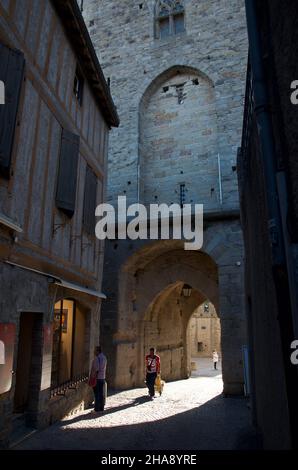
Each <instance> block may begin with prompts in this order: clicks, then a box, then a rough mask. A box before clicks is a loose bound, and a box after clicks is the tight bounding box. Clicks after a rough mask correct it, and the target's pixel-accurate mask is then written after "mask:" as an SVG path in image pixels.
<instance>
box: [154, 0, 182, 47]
mask: <svg viewBox="0 0 298 470" xmlns="http://www.w3.org/2000/svg"><path fill="white" fill-rule="evenodd" d="M184 31H185V9H184V1H183V0H158V1H157V2H156V9H155V35H156V38H157V39H163V38H166V37H168V36H174V35H176V34H179V33H183V32H184Z"/></svg>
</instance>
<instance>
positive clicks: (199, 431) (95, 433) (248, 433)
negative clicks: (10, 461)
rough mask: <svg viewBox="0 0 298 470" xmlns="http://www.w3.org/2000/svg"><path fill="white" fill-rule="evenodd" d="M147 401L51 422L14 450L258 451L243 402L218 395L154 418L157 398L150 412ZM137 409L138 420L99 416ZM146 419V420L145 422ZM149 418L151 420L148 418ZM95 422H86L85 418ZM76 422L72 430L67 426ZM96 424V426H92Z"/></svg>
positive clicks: (245, 403) (145, 399)
mask: <svg viewBox="0 0 298 470" xmlns="http://www.w3.org/2000/svg"><path fill="white" fill-rule="evenodd" d="M147 401H148V398H147V397H139V398H137V399H135V400H133V401H132V402H130V403H128V404H125V405H121V406H119V407H115V408H108V409H107V410H106V411H105V412H103V413H102V414H101V415H100V414H98V415H97V416H96V415H94V413H92V412H91V413H90V414H86V415H81V416H77V417H75V418H73V419H70V420H64V421H62V422H59V423H56V424H54V425H53V426H51V428H49V429H47V430H45V431H43V432H41V433H37V434H36V435H35V436H33V437H32V438H30V439H28V440H27V441H26V442H24V443H23V444H22V445H20V446H18V447H17V448H18V449H34V450H37V449H48V450H49V449H52V450H57V449H64V450H69V449H83V450H92V449H93V450H107V449H109V450H169V449H170V450H175V449H176V450H198V451H199V450H248V449H252V450H254V449H258V448H260V444H259V443H258V440H257V437H256V433H255V431H254V429H253V428H252V426H251V425H250V424H249V423H250V413H249V409H248V401H247V399H245V398H240V399H239V400H233V399H231V398H224V397H223V396H222V395H218V396H217V397H215V398H213V399H212V400H210V401H208V402H206V403H204V404H202V405H201V406H197V407H195V408H193V409H191V410H188V411H184V412H180V413H179V412H177V413H176V414H174V415H172V416H169V417H167V418H161V419H156V418H157V416H156V415H158V399H157V403H156V405H157V406H156V405H155V402H153V403H152V404H153V405H154V406H152V409H151V408H150V407H148V406H146V407H144V408H143V407H142V404H144V403H146V402H147ZM132 406H138V410H139V413H140V414H139V417H138V419H139V422H138V423H134V424H129V422H127V423H126V422H125V421H123V424H122V423H121V424H120V425H113V424H110V423H109V422H107V421H106V420H105V421H104V422H101V417H104V416H105V415H109V414H111V413H117V412H118V411H122V410H125V409H127V408H130V407H132ZM148 417H149V420H148ZM151 417H152V420H151V419H150V418H151ZM91 419H94V423H92V424H91V426H90V424H89V422H88V423H87V420H91ZM74 423H76V426H74V427H71V425H72V424H74ZM84 423H86V424H84ZM96 423H98V425H96Z"/></svg>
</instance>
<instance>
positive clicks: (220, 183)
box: [217, 153, 223, 206]
mask: <svg viewBox="0 0 298 470" xmlns="http://www.w3.org/2000/svg"><path fill="white" fill-rule="evenodd" d="M217 165H218V185H219V203H220V205H221V206H222V202H223V196H222V178H221V161H220V155H219V153H218V154H217Z"/></svg>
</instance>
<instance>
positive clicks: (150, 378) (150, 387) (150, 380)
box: [146, 372, 157, 397]
mask: <svg viewBox="0 0 298 470" xmlns="http://www.w3.org/2000/svg"><path fill="white" fill-rule="evenodd" d="M156 376H157V373H156V372H151V374H147V375H146V384H147V387H148V390H149V395H150V397H154V395H155V390H154V384H155V379H156Z"/></svg>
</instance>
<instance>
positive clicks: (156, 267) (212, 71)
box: [83, 0, 247, 394]
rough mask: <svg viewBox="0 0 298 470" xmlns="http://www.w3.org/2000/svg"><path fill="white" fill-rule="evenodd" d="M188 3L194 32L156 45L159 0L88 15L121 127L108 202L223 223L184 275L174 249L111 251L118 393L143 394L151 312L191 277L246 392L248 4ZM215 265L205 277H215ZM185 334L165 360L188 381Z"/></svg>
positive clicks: (109, 346) (98, 6) (89, 3)
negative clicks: (242, 182) (171, 206)
mask: <svg viewBox="0 0 298 470" xmlns="http://www.w3.org/2000/svg"><path fill="white" fill-rule="evenodd" d="M184 4H185V32H182V33H180V34H177V35H176V36H171V37H167V38H164V39H156V37H155V34H154V29H155V18H154V6H155V1H153V0H146V1H143V2H139V1H134V0H123V1H121V2H113V1H109V0H101V1H99V0H85V1H84V10H83V15H84V18H85V20H86V24H87V26H88V28H89V32H90V35H91V38H92V41H93V44H94V46H95V49H96V51H97V54H98V57H99V60H100V62H101V65H102V67H103V70H104V72H105V74H106V76H107V77H109V81H110V86H111V93H112V96H113V99H114V101H115V104H116V106H117V109H118V113H119V116H120V121H121V125H120V127H119V128H118V129H116V130H113V131H112V132H111V134H110V147H109V163H108V171H109V177H108V200H109V202H112V203H116V199H117V196H118V195H126V196H127V198H128V201H127V202H128V203H132V202H133V203H135V202H137V201H140V202H145V203H146V204H149V203H151V202H152V203H156V202H159V203H162V202H165V203H172V202H173V203H175V202H176V203H177V202H178V203H181V202H182V203H183V202H185V203H197V204H198V203H202V204H204V205H205V215H207V216H208V214H209V213H217V219H216V221H213V222H207V219H205V223H206V227H205V232H204V233H205V240H204V246H203V249H202V253H200V254H198V253H192V254H187V255H186V253H185V252H184V254H185V261H183V248H181V244H180V245H178V246H179V250H180V252H179V261H178V260H177V263H176V266H175V265H174V263H173V260H174V251H175V246H177V245H175V243H176V240H174V241H173V240H170V241H169V242H167V241H165V240H162V241H160V242H158V241H156V242H150V241H149V242H148V241H140V240H137V241H130V240H115V241H110V242H109V243H107V245H106V246H107V248H106V253H105V279H104V290H105V292H106V293H107V295H108V300H107V302H105V304H104V306H103V322H102V330H101V341H102V343H103V345H104V348H105V350H106V352H107V354H108V357H109V363H110V367H109V369H108V377H109V380H110V381H111V383H112V384H113V385H115V386H117V387H120V388H126V387H132V386H135V385H136V384H141V383H142V384H143V380H144V377H143V375H144V360H143V358H144V354H145V349H144V341H145V339H144V329H143V327H144V324H143V322H144V318H145V313H146V312H147V309H148V306H149V304H150V303H151V302H155V301H156V300H157V299H156V298H157V297H158V296H159V295H161V296H163V294H164V289H167V288H168V287H169V285H175V283H179V284H180V285H181V282H187V279H188V281H189V284H190V285H192V286H194V285H195V286H196V289H197V291H198V292H200V293H201V294H202V292H203V294H204V295H205V297H204V295H202V298H201V303H202V302H203V301H204V299H205V298H209V299H210V300H211V301H212V302H214V303H215V304H217V307H218V315H219V316H220V318H221V320H222V348H223V351H224V352H223V356H224V362H223V371H224V383H225V387H224V391H225V393H226V394H229V393H242V391H243V371H242V350H241V348H242V345H243V344H246V327H245V318H244V312H243V284H242V254H243V253H242V248H243V247H242V235H241V228H240V225H239V214H238V215H237V212H238V210H239V200H238V187H237V177H236V172H235V170H236V154H237V148H238V146H239V142H240V136H241V127H242V109H243V96H244V83H245V72H246V65H247V38H246V21H245V12H244V3H243V1H242V0H232V1H231V0H229V1H228V0H221V1H220V2H218V1H217V0H208V1H207V0H206V1H200V2H198V1H196V0H186V1H185V2H184ZM182 190H183V191H182ZM182 192H183V198H184V199H183V200H182V198H181V195H182ZM231 211H232V212H231ZM167 243H168V245H167ZM151 250H152V252H151ZM150 252H151V254H150ZM153 252H155V257H156V259H154V257H153ZM147 256H148V258H147ZM151 256H152V258H151ZM199 256H202V257H204V256H205V258H204V259H205V260H206V257H208V256H209V257H210V259H209V261H210V263H211V264H212V263H214V264H215V265H216V266H217V268H216V272H217V275H218V283H216V284H214V279H213V277H212V276H211V279H209V283H208V282H205V281H204V276H202V273H201V271H200V266H199V265H198V263H196V260H197V257H199ZM149 259H150V262H149ZM179 263H180V264H179ZM188 263H189V264H190V265H191V267H190V268H188V270H187V268H186V267H185V265H186V264H188ZM237 263H239V264H237ZM207 265H208V263H207V262H206V265H205V264H203V268H202V269H203V270H204V269H206V271H207V272H208V269H209V268H208V267H207ZM178 266H181V271H179V269H178V268H177V267H178ZM161 267H162V269H161ZM182 267H183V268H182ZM190 272H191V273H192V276H191V275H190ZM186 278H187V279H186ZM200 282H201V284H200ZM208 286H209V287H208ZM204 289H207V291H208V292H209V293H210V296H209V295H208V294H206V292H205V291H204ZM162 293H163V294H162ZM212 296H213V297H212ZM172 300H173V298H172ZM176 300H177V299H176ZM169 301H170V299H169ZM145 305H146V307H145ZM165 305H166V304H165ZM198 305H199V302H198V303H197V304H196V305H194V306H193V310H192V312H191V313H193V311H194V310H195V308H196V307H197V306H198ZM172 307H173V306H172ZM185 308H186V307H185ZM174 310H175V309H174V307H173V312H174ZM186 310H187V309H186ZM175 311H176V310H175ZM188 313H189V312H188ZM176 314H177V317H175V318H176V320H177V322H178V323H177V324H179V325H180V323H179V321H178V320H179V316H178V311H177V312H176V313H175V314H174V313H173V315H174V316H175V315H176ZM188 319H189V318H188ZM152 322H153V319H151V327H152V335H153V337H154V335H156V331H155V332H154V324H152ZM173 322H174V317H173ZM170 323H171V324H172V321H171V322H170ZM186 326H187V325H186V324H185V322H184V323H183V328H182V330H181V329H180V328H179V331H180V332H181V331H182V336H183V338H182V344H181V345H180V341H181V340H180V339H179V335H180V333H177V334H178V337H175V335H174V334H173V328H170V329H169V331H168V332H167V334H168V335H169V336H170V338H168V344H166V345H160V346H161V347H164V346H166V347H167V346H168V345H170V346H171V347H170V348H169V349H168V350H164V352H163V354H164V355H166V357H165V358H164V359H163V360H164V361H166V363H167V364H170V362H171V360H173V359H172V357H173V356H175V359H174V360H175V361H176V365H177V364H182V365H181V368H180V377H185V376H187V374H188V370H187V368H188V365H187V361H188V360H187V357H188V352H187V350H186V349H187V348H185V342H186ZM153 337H152V339H153ZM157 340H158V337H157ZM157 343H158V341H157ZM123 358H126V362H124V360H123ZM167 373H169V374H170V370H168V371H167Z"/></svg>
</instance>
